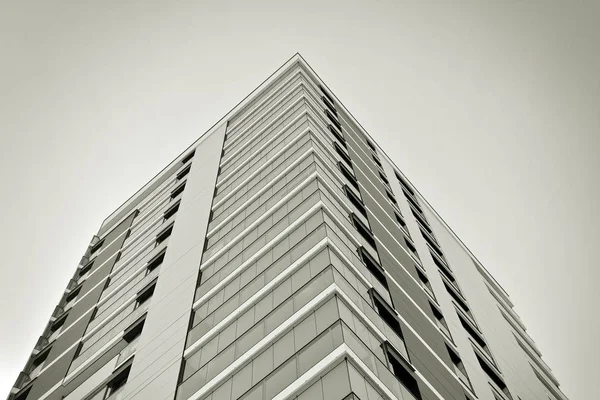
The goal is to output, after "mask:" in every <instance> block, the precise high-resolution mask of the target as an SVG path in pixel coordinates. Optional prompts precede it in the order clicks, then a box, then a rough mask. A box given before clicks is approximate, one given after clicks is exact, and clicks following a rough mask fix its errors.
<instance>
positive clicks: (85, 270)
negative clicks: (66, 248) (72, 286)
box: [77, 260, 94, 278]
mask: <svg viewBox="0 0 600 400" xmlns="http://www.w3.org/2000/svg"><path fill="white" fill-rule="evenodd" d="M93 265H94V260H92V261H91V262H89V263H87V264H85V265H84V266H83V267H81V269H80V270H79V273H78V274H77V276H78V277H79V278H81V277H82V276H85V275H86V274H87V273H88V272H90V271H91V269H92V266H93Z"/></svg>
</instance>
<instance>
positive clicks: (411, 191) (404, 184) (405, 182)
mask: <svg viewBox="0 0 600 400" xmlns="http://www.w3.org/2000/svg"><path fill="white" fill-rule="evenodd" d="M395 172H396V178H397V179H398V181H399V182H400V184H401V185H402V187H403V188H404V189H406V190H407V191H408V193H410V194H412V195H413V196H414V195H415V192H414V190H412V188H411V187H410V185H409V184H408V182H407V181H406V180H405V179H404V178H403V177H402V176H401V175H400V174H399V173H398V172H397V171H395Z"/></svg>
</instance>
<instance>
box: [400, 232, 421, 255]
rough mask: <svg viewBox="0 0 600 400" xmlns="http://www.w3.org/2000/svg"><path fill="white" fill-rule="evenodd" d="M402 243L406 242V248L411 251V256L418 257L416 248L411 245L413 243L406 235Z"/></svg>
mask: <svg viewBox="0 0 600 400" xmlns="http://www.w3.org/2000/svg"><path fill="white" fill-rule="evenodd" d="M404 243H406V247H408V249H409V250H410V252H411V253H412V255H413V256H415V257H417V258H418V259H420V258H419V253H417V249H416V248H415V246H413V244H412V243H411V241H410V239H408V238H407V237H405V238H404Z"/></svg>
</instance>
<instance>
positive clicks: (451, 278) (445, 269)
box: [429, 251, 460, 291]
mask: <svg viewBox="0 0 600 400" xmlns="http://www.w3.org/2000/svg"><path fill="white" fill-rule="evenodd" d="M429 253H430V254H431V258H432V259H433V263H434V264H435V265H436V266H437V267H438V268H439V270H440V272H441V273H442V274H443V275H444V276H445V277H446V278H448V280H449V281H450V282H452V284H453V285H454V286H456V290H458V291H460V290H459V289H458V283H456V279H455V278H454V275H452V272H451V269H450V267H449V266H448V265H447V264H446V263H445V262H442V258H441V257H438V256H437V255H436V254H435V253H433V252H431V251H429Z"/></svg>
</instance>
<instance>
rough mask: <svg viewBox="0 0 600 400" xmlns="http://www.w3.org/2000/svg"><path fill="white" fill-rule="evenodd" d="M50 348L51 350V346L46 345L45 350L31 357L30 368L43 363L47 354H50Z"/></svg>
mask: <svg viewBox="0 0 600 400" xmlns="http://www.w3.org/2000/svg"><path fill="white" fill-rule="evenodd" d="M50 350H52V347H48V348H47V349H46V350H44V351H43V352H41V353H40V354H38V355H37V357H36V358H34V359H33V362H32V363H31V366H32V370H33V369H36V368H38V367H41V366H42V365H44V363H45V362H46V360H47V359H48V355H50Z"/></svg>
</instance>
